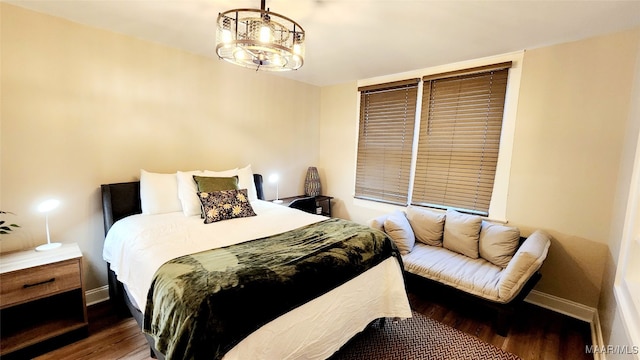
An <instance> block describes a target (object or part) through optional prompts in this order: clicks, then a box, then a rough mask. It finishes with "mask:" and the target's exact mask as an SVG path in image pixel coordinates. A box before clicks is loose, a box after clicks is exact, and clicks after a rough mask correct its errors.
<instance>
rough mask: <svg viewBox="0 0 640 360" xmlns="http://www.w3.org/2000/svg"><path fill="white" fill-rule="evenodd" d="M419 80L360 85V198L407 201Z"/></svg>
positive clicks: (356, 193)
mask: <svg viewBox="0 0 640 360" xmlns="http://www.w3.org/2000/svg"><path fill="white" fill-rule="evenodd" d="M419 80H420V79H410V80H406V81H399V82H393V83H386V84H380V85H372V86H366V87H361V88H358V91H360V127H359V133H358V159H357V166H356V190H355V196H356V197H357V198H360V199H367V200H377V201H383V202H389V203H393V204H407V201H408V193H409V177H410V172H411V157H412V146H413V138H414V136H413V135H414V127H415V115H416V104H417V97H418V82H419Z"/></svg>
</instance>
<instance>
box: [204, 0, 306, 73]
mask: <svg viewBox="0 0 640 360" xmlns="http://www.w3.org/2000/svg"><path fill="white" fill-rule="evenodd" d="M217 27H218V34H217V39H216V53H217V54H218V57H219V58H220V59H224V60H226V61H228V62H230V63H233V64H236V65H240V66H244V67H248V68H252V69H256V71H257V70H267V71H288V70H297V69H299V68H300V67H301V66H302V64H303V63H304V38H305V34H304V29H303V28H302V27H301V26H300V24H298V23H297V22H295V21H293V20H291V19H289V18H288V17H286V16H283V15H280V14H276V13H273V12H270V11H269V9H266V10H265V0H261V7H260V9H233V10H229V11H225V12H223V13H220V14H218V23H217Z"/></svg>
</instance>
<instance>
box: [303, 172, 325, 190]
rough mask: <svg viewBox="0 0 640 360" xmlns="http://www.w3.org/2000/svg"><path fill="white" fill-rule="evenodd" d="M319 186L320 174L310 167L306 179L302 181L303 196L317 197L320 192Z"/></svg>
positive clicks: (320, 187)
mask: <svg viewBox="0 0 640 360" xmlns="http://www.w3.org/2000/svg"><path fill="white" fill-rule="evenodd" d="M321 190H322V186H321V185H320V174H318V169H317V168H316V167H315V166H310V167H309V169H308V170H307V177H306V178H305V180H304V194H305V195H307V196H318V195H320V193H321V192H322V191H321Z"/></svg>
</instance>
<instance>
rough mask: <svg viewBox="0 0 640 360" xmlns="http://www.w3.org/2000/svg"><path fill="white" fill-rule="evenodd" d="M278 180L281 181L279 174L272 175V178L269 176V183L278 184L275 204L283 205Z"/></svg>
mask: <svg viewBox="0 0 640 360" xmlns="http://www.w3.org/2000/svg"><path fill="white" fill-rule="evenodd" d="M278 180H280V177H279V176H278V174H272V175H271V176H269V182H271V183H275V184H276V199H275V200H273V202H274V203H276V204H281V203H282V200H280V199H278Z"/></svg>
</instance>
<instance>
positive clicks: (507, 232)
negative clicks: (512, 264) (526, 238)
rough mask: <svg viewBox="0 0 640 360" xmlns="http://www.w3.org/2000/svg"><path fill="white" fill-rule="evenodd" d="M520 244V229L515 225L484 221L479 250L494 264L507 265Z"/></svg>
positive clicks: (483, 256) (481, 255)
mask: <svg viewBox="0 0 640 360" xmlns="http://www.w3.org/2000/svg"><path fill="white" fill-rule="evenodd" d="M519 244H520V230H519V229H518V228H515V227H510V226H504V225H499V224H493V223H490V222H487V221H483V222H482V228H481V229H480V240H479V241H478V252H479V254H480V257H482V258H483V259H486V260H488V261H490V262H491V263H492V264H494V265H497V266H500V267H501V268H505V267H507V265H509V261H511V258H513V254H515V253H516V250H517V249H518V245H519Z"/></svg>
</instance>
